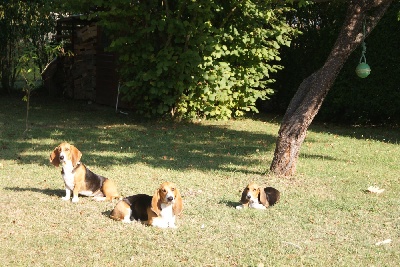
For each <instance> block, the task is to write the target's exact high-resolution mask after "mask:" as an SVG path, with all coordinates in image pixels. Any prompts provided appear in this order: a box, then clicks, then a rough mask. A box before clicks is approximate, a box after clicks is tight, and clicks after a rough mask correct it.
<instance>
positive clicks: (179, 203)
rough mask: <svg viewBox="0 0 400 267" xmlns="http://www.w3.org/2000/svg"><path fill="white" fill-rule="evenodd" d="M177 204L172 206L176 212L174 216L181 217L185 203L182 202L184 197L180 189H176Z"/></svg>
mask: <svg viewBox="0 0 400 267" xmlns="http://www.w3.org/2000/svg"><path fill="white" fill-rule="evenodd" d="M174 192H175V203H174V205H173V206H172V210H173V212H174V215H178V216H179V215H181V213H182V209H183V202H182V196H181V193H179V190H178V188H175V191H174Z"/></svg>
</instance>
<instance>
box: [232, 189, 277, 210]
mask: <svg viewBox="0 0 400 267" xmlns="http://www.w3.org/2000/svg"><path fill="white" fill-rule="evenodd" d="M279 198H280V192H279V191H278V190H277V189H275V188H273V187H265V188H260V187H259V186H258V185H257V184H256V183H250V184H248V185H247V186H246V188H245V189H243V192H242V198H241V199H240V203H242V205H239V206H236V208H237V209H243V208H246V207H249V208H253V209H260V210H264V209H266V208H267V207H269V206H273V205H274V204H275V203H276V202H278V201H279Z"/></svg>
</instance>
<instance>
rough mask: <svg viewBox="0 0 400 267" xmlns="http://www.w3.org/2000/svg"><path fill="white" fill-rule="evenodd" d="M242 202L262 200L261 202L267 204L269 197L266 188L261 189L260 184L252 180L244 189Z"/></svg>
mask: <svg viewBox="0 0 400 267" xmlns="http://www.w3.org/2000/svg"><path fill="white" fill-rule="evenodd" d="M240 202H241V203H242V204H249V203H259V202H261V204H263V205H265V204H266V203H267V198H266V195H265V192H264V190H260V187H259V186H258V184H256V183H254V182H251V183H249V184H248V185H247V186H246V187H245V189H243V192H242V198H241V199H240Z"/></svg>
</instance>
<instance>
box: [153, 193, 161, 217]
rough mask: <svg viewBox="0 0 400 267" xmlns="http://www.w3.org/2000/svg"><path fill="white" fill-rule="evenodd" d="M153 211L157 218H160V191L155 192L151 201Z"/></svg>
mask: <svg viewBox="0 0 400 267" xmlns="http://www.w3.org/2000/svg"><path fill="white" fill-rule="evenodd" d="M151 210H152V211H154V212H155V213H156V214H157V216H160V212H161V201H160V189H157V190H156V192H154V195H153V198H152V199H151Z"/></svg>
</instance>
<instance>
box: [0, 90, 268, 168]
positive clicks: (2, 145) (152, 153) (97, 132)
mask: <svg viewBox="0 0 400 267" xmlns="http://www.w3.org/2000/svg"><path fill="white" fill-rule="evenodd" d="M24 104H25V103H23V102H22V101H20V100H19V99H13V98H9V99H7V100H0V105H1V106H2V113H1V114H0V125H1V126H3V127H2V128H3V130H0V158H2V159H6V160H14V161H16V162H17V163H18V164H40V165H50V163H49V160H48V157H49V155H50V153H51V152H52V150H53V149H54V147H55V146H57V145H58V144H59V143H61V142H62V141H68V142H71V143H72V144H74V145H75V146H76V147H77V148H78V149H79V150H80V151H81V152H82V153H83V156H82V162H83V163H85V164H86V165H89V166H90V165H97V166H100V167H103V168H108V167H112V166H114V165H130V164H137V163H142V164H145V165H149V166H153V167H157V168H165V169H177V170H181V169H200V170H228V171H239V172H245V173H255V174H263V173H260V172H259V171H252V170H251V168H249V167H250V166H251V165H258V164H259V157H257V156H254V155H255V154H257V153H264V154H265V152H270V151H272V150H273V148H274V146H275V136H272V135H267V134H264V133H262V132H259V133H257V132H252V131H248V129H243V130H233V129H230V128H229V125H228V126H226V124H225V126H224V124H214V125H203V124H194V123H174V122H168V121H167V122H166V121H154V120H153V121H138V120H137V118H133V117H129V116H124V115H120V114H115V113H114V111H113V110H112V109H111V108H108V107H103V106H98V105H88V104H86V103H83V102H79V101H66V100H63V101H61V100H52V101H49V100H46V99H41V100H39V99H36V102H32V104H31V106H32V108H31V115H30V118H31V119H30V122H31V124H30V127H31V130H30V131H29V134H30V136H31V139H24V138H22V132H23V131H24V127H25V121H24V119H25V117H24V114H25V110H24V108H25V106H24ZM32 140H38V141H35V142H34V143H33V142H32ZM40 140H50V141H46V142H47V143H46V142H41V141H40ZM51 140H53V141H51ZM49 143H53V145H49ZM260 151H261V152H260ZM38 154H40V156H38ZM267 167H268V166H266V169H267Z"/></svg>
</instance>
